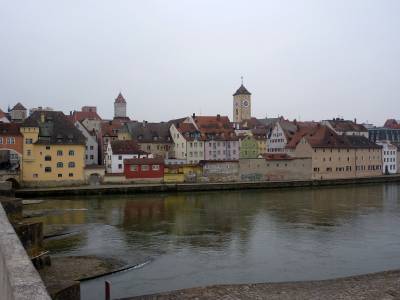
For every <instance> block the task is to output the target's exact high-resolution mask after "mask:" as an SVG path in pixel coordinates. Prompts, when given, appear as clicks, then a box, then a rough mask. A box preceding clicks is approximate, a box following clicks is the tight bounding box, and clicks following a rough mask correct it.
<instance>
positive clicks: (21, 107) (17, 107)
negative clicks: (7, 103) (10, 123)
mask: <svg viewBox="0 0 400 300" xmlns="http://www.w3.org/2000/svg"><path fill="white" fill-rule="evenodd" d="M11 110H26V108H25V106H23V105H22V104H21V102H18V103H17V104H15V105H14V107H13V108H12V109H11Z"/></svg>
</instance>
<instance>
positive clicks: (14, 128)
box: [0, 122, 22, 136]
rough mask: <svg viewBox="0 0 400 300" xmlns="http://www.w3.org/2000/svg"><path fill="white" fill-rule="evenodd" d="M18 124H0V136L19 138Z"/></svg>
mask: <svg viewBox="0 0 400 300" xmlns="http://www.w3.org/2000/svg"><path fill="white" fill-rule="evenodd" d="M19 128H20V124H18V123H3V122H0V136H5V135H7V136H21V135H22V134H21V132H20V131H19Z"/></svg>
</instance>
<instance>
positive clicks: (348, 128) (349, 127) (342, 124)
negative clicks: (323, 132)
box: [328, 118, 368, 132]
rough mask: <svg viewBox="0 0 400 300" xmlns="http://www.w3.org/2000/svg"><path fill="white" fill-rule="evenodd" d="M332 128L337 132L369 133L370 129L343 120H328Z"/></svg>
mask: <svg viewBox="0 0 400 300" xmlns="http://www.w3.org/2000/svg"><path fill="white" fill-rule="evenodd" d="M328 122H329V124H331V126H332V128H333V129H334V130H335V131H337V132H368V129H367V128H365V127H364V125H362V124H357V123H355V122H354V121H350V120H343V119H339V118H337V119H333V120H328Z"/></svg>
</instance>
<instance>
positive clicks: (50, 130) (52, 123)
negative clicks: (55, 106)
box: [21, 111, 86, 145]
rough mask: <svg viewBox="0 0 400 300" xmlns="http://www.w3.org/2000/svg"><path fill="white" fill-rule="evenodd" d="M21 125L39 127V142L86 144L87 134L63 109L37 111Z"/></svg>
mask: <svg viewBox="0 0 400 300" xmlns="http://www.w3.org/2000/svg"><path fill="white" fill-rule="evenodd" d="M42 116H43V121H42ZM21 127H39V139H38V141H37V143H38V144H61V145H63V144H69V145H84V144H86V138H85V136H84V135H83V134H82V133H81V132H80V131H79V129H77V128H76V127H75V125H74V124H73V123H72V122H70V120H69V119H68V118H67V116H66V115H64V113H63V112H61V111H35V112H34V113H33V114H32V115H30V116H29V118H27V119H26V120H25V121H24V122H23V123H22V125H21Z"/></svg>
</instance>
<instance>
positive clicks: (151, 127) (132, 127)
mask: <svg viewBox="0 0 400 300" xmlns="http://www.w3.org/2000/svg"><path fill="white" fill-rule="evenodd" d="M170 127H171V123H169V122H160V123H148V122H129V123H127V124H125V125H124V126H123V127H122V128H121V132H128V133H129V134H130V136H131V137H132V139H133V140H134V141H137V142H139V143H172V139H171V135H170V132H169V128H170Z"/></svg>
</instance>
